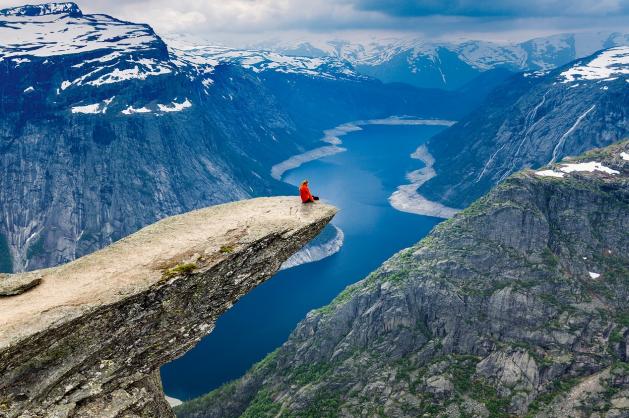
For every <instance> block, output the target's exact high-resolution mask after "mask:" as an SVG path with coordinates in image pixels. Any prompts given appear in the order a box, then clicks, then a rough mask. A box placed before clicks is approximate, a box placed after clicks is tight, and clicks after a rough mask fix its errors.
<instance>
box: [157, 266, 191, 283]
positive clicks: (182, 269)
mask: <svg viewBox="0 0 629 418" xmlns="http://www.w3.org/2000/svg"><path fill="white" fill-rule="evenodd" d="M196 268H197V265H196V264H194V263H181V264H177V265H176V266H175V267H171V268H169V269H166V270H164V272H163V273H162V279H164V280H168V279H172V278H173V277H177V276H188V275H190V274H192V272H193V271H194V269H196Z"/></svg>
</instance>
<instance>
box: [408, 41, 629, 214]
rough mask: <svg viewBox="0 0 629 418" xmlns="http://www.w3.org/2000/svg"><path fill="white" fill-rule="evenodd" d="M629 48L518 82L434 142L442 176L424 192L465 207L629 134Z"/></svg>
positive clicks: (506, 85)
mask: <svg viewBox="0 0 629 418" xmlns="http://www.w3.org/2000/svg"><path fill="white" fill-rule="evenodd" d="M628 81H629V47H617V48H611V49H607V50H604V51H601V52H599V53H597V54H594V55H592V56H590V57H588V58H584V59H582V60H578V61H575V62H573V63H571V64H569V65H567V66H564V67H561V68H558V69H556V70H553V71H550V72H536V73H524V74H520V75H516V76H514V77H513V78H511V79H509V80H508V81H506V82H505V83H504V84H502V85H501V86H499V87H498V88H496V89H495V90H494V91H493V92H492V93H491V94H490V95H489V97H487V99H486V100H485V102H484V104H483V105H481V106H480V107H479V108H478V109H477V110H476V111H473V112H472V113H471V114H470V115H468V116H466V117H465V118H463V119H462V120H460V121H459V123H457V124H456V125H454V126H453V127H451V128H449V129H448V130H446V131H444V132H442V133H440V134H439V135H437V136H435V137H434V138H432V139H431V140H430V142H429V144H428V150H429V151H430V153H431V154H432V155H433V157H434V158H435V161H436V162H435V165H434V168H435V170H436V172H437V176H436V177H434V178H432V179H431V180H429V181H428V182H426V183H425V184H424V185H423V186H422V187H421V189H420V192H421V193H422V194H423V195H425V196H427V197H428V198H429V199H431V200H437V201H440V202H442V203H445V204H446V205H447V206H454V207H465V206H467V205H468V204H470V203H471V202H472V201H473V200H475V199H476V198H478V197H479V196H481V195H482V194H484V193H485V192H486V191H487V190H489V188H490V187H492V186H493V185H495V184H497V183H498V182H500V181H502V180H503V179H505V178H506V177H507V176H509V175H510V174H511V173H513V172H515V171H517V170H519V169H521V168H524V167H540V166H542V165H544V164H547V163H549V162H554V161H559V160H560V159H561V158H563V157H564V156H567V155H578V154H581V153H583V152H585V151H587V150H588V149H591V148H594V147H601V146H605V145H609V144H611V143H613V142H615V141H618V140H620V139H622V138H624V137H626V136H627V135H628V134H629V83H628Z"/></svg>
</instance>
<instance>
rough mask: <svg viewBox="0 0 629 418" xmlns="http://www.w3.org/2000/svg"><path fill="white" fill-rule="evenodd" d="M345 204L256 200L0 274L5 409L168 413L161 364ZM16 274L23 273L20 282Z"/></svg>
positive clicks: (36, 413) (23, 413)
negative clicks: (27, 284) (20, 288)
mask: <svg viewBox="0 0 629 418" xmlns="http://www.w3.org/2000/svg"><path fill="white" fill-rule="evenodd" d="M335 213H336V209H335V208H333V207H332V206H329V205H325V204H317V205H303V204H301V202H300V200H299V198H298V197H276V198H258V199H252V200H247V201H242V202H235V203H229V204H225V205H219V206H214V207H210V208H205V209H201V210H198V211H195V212H191V213H186V214H183V215H178V216H175V217H171V218H167V219H164V220H161V221H160V222H158V223H156V224H153V225H150V226H149V227H146V228H144V229H142V230H140V231H139V232H136V233H135V234H132V235H130V236H128V237H126V238H124V239H122V240H120V241H118V242H117V243H115V244H113V245H111V246H108V247H106V248H104V249H103V250H101V251H97V252H96V253H93V254H90V255H88V256H85V257H82V258H80V259H78V260H75V261H74V262H72V263H69V264H66V265H62V266H58V267H55V268H50V269H45V270H42V271H39V272H32V273H21V274H17V275H12V276H9V277H8V278H7V277H5V276H4V275H3V276H2V277H0V289H2V288H3V285H4V282H5V281H9V283H8V284H9V285H10V284H12V283H16V282H19V281H20V279H22V278H29V277H33V276H34V275H36V274H38V276H39V282H38V283H37V284H36V285H35V287H34V288H32V289H31V290H28V291H26V292H25V293H22V294H19V295H17V296H5V297H3V296H4V295H0V376H2V379H0V416H2V417H123V416H124V417H167V416H173V413H172V411H171V409H170V407H169V406H168V404H167V403H166V401H165V399H164V393H163V391H162V388H161V382H160V378H159V367H161V366H162V365H164V364H165V363H167V362H169V361H172V360H173V359H175V358H177V357H179V356H181V355H183V354H184V353H185V352H186V351H188V350H189V349H190V348H192V347H194V345H196V343H197V342H198V341H199V340H200V339H201V338H202V337H204V336H206V335H207V334H209V333H210V332H211V331H212V330H213V328H214V323H215V321H216V319H217V317H218V316H219V315H220V314H222V313H223V312H224V311H225V310H227V309H229V308H230V307H231V306H232V305H233V304H234V303H236V301H237V300H238V299H239V298H240V297H241V296H243V295H244V294H245V293H247V292H248V291H250V290H251V289H252V288H253V287H255V286H257V285H258V284H260V283H262V282H263V281H265V280H267V279H268V278H270V277H271V276H272V275H273V274H274V273H275V272H276V271H277V270H278V269H279V267H280V265H281V264H282V262H283V261H285V260H286V259H287V258H288V257H289V256H291V255H292V254H293V253H295V252H296V251H297V250H299V249H300V248H301V247H302V246H303V245H304V244H305V243H307V242H308V241H309V240H310V239H312V238H313V237H315V236H316V235H317V234H318V233H319V232H320V231H321V230H322V229H323V228H324V227H325V225H326V224H328V222H329V221H330V220H331V219H332V217H333V216H334V214H335ZM12 279H15V280H12Z"/></svg>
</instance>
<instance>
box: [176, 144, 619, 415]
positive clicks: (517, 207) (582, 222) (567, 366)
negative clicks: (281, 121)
mask: <svg viewBox="0 0 629 418" xmlns="http://www.w3.org/2000/svg"><path fill="white" fill-rule="evenodd" d="M627 219H629V142H623V143H620V144H617V145H614V146H611V147H608V148H606V149H602V150H596V151H593V152H590V153H588V154H586V155H585V156H583V157H580V158H577V159H571V160H564V162H562V163H559V164H555V165H553V166H551V167H549V168H548V169H547V170H543V171H538V172H535V171H531V170H526V171H523V172H520V173H518V174H516V175H514V176H512V177H510V178H508V179H507V180H506V181H505V182H504V183H502V184H501V185H499V186H498V187H496V188H495V189H494V190H493V191H492V192H490V193H489V194H488V195H487V196H485V197H483V198H481V199H480V200H478V201H477V202H476V203H474V204H473V205H472V206H471V207H469V208H468V209H466V210H465V211H463V212H462V213H460V214H459V215H457V216H455V217H454V218H452V219H450V220H448V221H445V222H444V223H442V224H440V225H439V226H438V227H437V228H436V229H435V230H434V231H433V232H432V233H431V234H430V235H429V236H428V237H426V238H425V239H424V240H422V241H421V242H419V243H418V244H417V245H415V246H414V247H411V248H408V249H406V250H403V251H401V252H400V253H398V254H397V255H395V256H393V257H392V258H391V259H390V260H388V261H387V262H386V263H384V264H383V266H382V267H381V268H380V269H378V270H377V271H375V272H374V273H372V274H371V275H369V276H368V277H367V278H366V279H364V280H363V281H361V282H359V283H357V284H355V285H352V286H350V287H348V288H347V289H346V290H345V291H344V292H342V293H341V294H340V295H339V296H338V297H337V298H336V299H335V300H334V301H333V302H332V303H331V304H330V305H328V306H326V307H323V308H321V309H318V310H315V311H312V312H311V313H309V314H308V316H307V317H306V319H304V320H303V321H302V322H301V323H300V324H299V325H298V326H297V328H296V329H295V330H294V331H293V333H292V335H291V336H290V338H289V340H288V341H287V342H286V343H285V344H284V345H283V346H282V347H281V348H279V349H278V350H277V351H275V352H274V353H272V354H271V355H269V356H268V357H267V358H266V359H265V360H263V361H262V362H260V363H259V364H257V365H256V366H254V367H253V368H252V369H251V370H250V371H249V372H248V373H247V374H246V375H245V376H244V377H242V378H241V379H239V380H237V381H234V382H233V383H230V384H227V385H225V386H224V387H222V388H219V389H218V390H216V391H214V392H212V393H210V394H208V395H206V396H205V397H202V398H199V399H196V400H193V401H191V402H188V403H185V404H184V405H183V406H181V407H179V408H178V409H177V410H176V412H177V414H178V416H181V417H236V416H243V417H265V416H269V417H270V416H273V417H293V416H298V417H318V416H346V417H350V416H351V417H377V416H382V417H385V416H386V417H416V416H444V417H446V416H447V417H468V416H474V417H490V416H491V417H507V416H539V417H551V416H552V417H567V416H569V417H584V416H601V417H602V416H606V417H620V416H623V417H624V416H627V415H628V414H629V373H628V370H629V366H628V365H627V364H628V363H627V361H628V355H629V353H628V351H627V347H628V346H629V322H628V318H629V317H628V315H629V303H628V297H629V234H628V233H627Z"/></svg>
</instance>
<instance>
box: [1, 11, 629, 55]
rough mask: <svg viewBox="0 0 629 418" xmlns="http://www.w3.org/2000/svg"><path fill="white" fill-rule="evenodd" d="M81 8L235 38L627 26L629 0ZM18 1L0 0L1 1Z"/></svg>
mask: <svg viewBox="0 0 629 418" xmlns="http://www.w3.org/2000/svg"><path fill="white" fill-rule="evenodd" d="M76 2H77V3H78V4H79V6H80V7H81V9H82V10H83V11H84V12H85V13H107V14H110V15H112V16H115V17H117V18H122V19H126V20H130V21H134V22H142V23H149V24H150V25H151V26H153V27H154V28H155V29H156V31H157V32H158V33H160V34H168V33H188V34H192V35H194V36H197V37H199V38H203V39H208V40H213V41H216V42H220V43H226V44H232V45H235V46H236V44H239V43H251V42H252V41H255V40H263V39H271V38H274V39H278V40H290V39H294V38H297V37H298V38H304V39H307V38H309V37H312V38H343V39H349V40H354V39H356V40H359V39H364V38H372V37H373V38H378V37H398V36H403V37H417V38H428V39H439V40H454V39H484V40H492V41H504V42H506V41H522V40H526V39H530V38H533V37H535V36H545V35H549V34H553V33H561V32H572V31H597V30H606V31H608V30H617V31H622V32H627V31H628V30H629V0H497V1H486V0H78V1H76ZM20 4H24V1H19V0H18V1H15V0H0V6H1V7H9V6H14V5H20Z"/></svg>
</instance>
